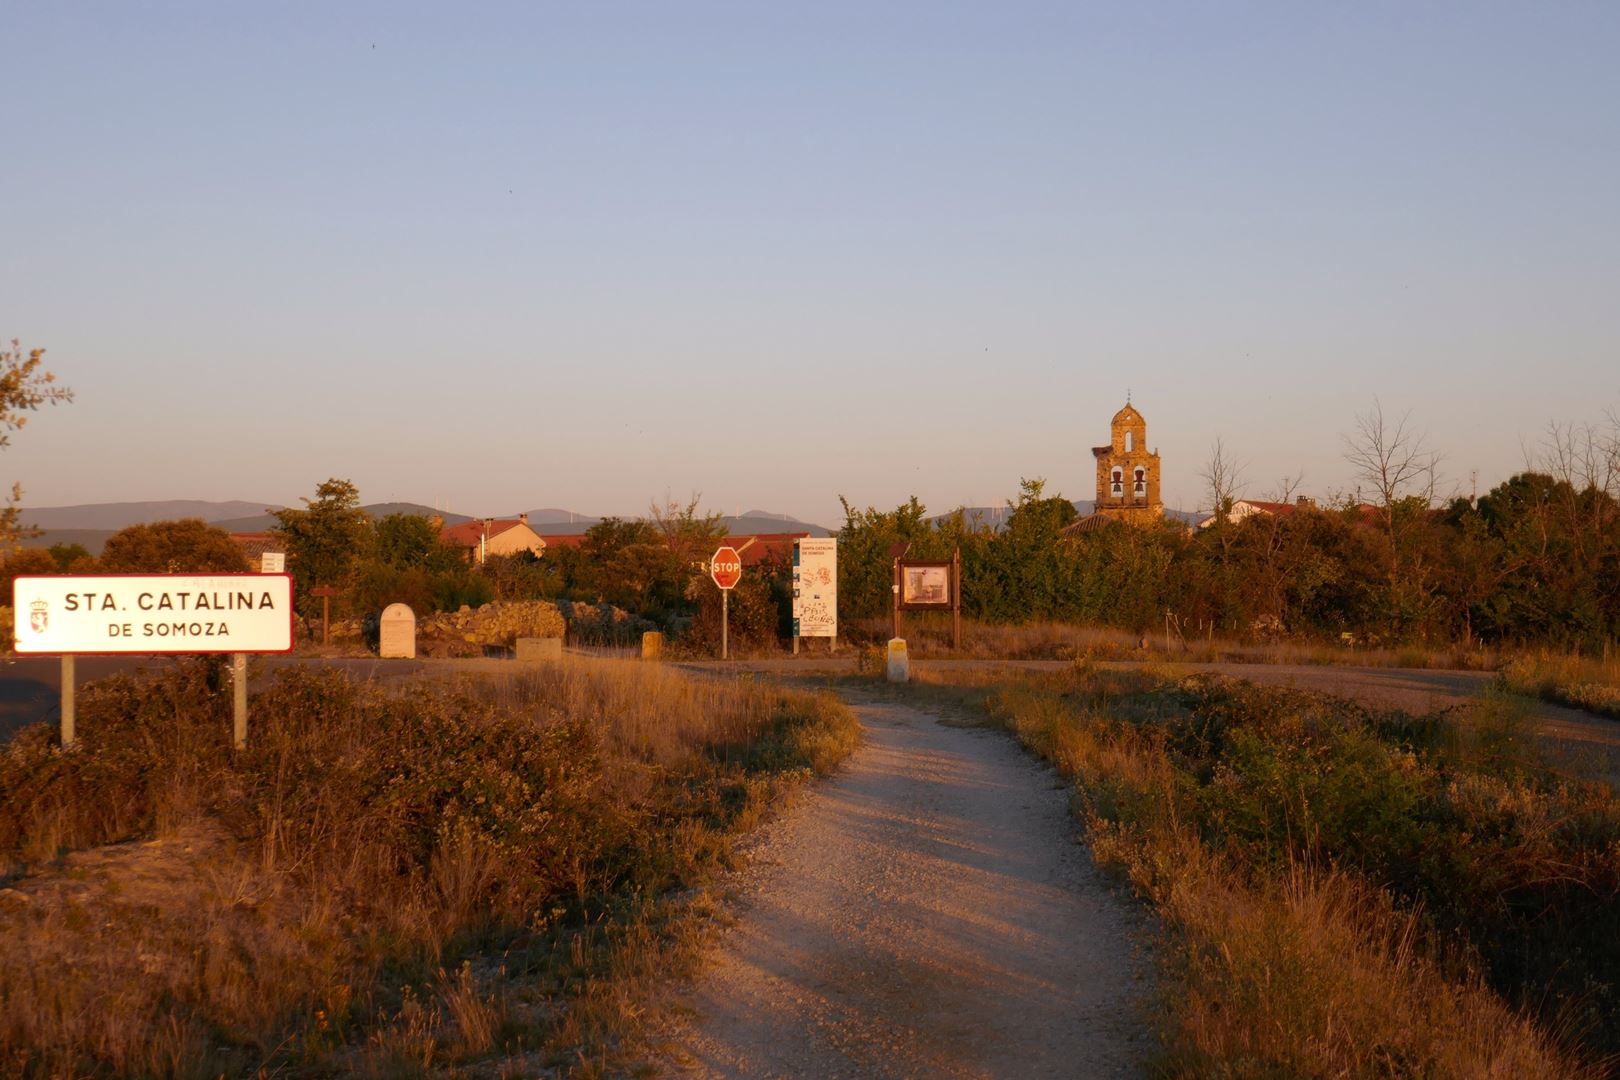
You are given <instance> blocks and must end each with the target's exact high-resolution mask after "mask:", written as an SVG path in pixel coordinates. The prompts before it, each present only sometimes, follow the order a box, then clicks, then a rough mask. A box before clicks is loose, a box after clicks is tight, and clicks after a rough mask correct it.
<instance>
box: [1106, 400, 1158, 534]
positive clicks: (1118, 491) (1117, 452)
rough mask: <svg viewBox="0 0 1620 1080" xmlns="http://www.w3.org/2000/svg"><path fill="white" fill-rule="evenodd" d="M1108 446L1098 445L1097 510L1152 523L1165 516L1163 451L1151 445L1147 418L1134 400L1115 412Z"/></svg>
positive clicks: (1117, 518) (1125, 518)
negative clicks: (1151, 449)
mask: <svg viewBox="0 0 1620 1080" xmlns="http://www.w3.org/2000/svg"><path fill="white" fill-rule="evenodd" d="M1110 426H1111V428H1112V438H1111V439H1110V440H1109V444H1108V445H1107V446H1094V447H1092V448H1091V452H1092V454H1093V455H1095V456H1096V458H1097V513H1099V514H1102V515H1105V516H1106V517H1109V518H1114V519H1116V520H1119V521H1125V522H1129V523H1130V524H1133V525H1141V524H1148V523H1151V522H1154V521H1157V520H1159V519H1160V518H1162V517H1163V516H1164V503H1163V502H1161V501H1160V499H1159V455H1158V453H1157V451H1155V452H1152V453H1149V452H1148V448H1147V421H1146V420H1144V419H1142V414H1141V413H1139V412H1137V411H1136V409H1135V408H1133V407H1132V406H1131V404H1130V402H1128V401H1127V402H1126V403H1125V407H1124V408H1123V409H1121V410H1119V412H1117V413H1115V414H1114V419H1113V422H1112V424H1111V425H1110Z"/></svg>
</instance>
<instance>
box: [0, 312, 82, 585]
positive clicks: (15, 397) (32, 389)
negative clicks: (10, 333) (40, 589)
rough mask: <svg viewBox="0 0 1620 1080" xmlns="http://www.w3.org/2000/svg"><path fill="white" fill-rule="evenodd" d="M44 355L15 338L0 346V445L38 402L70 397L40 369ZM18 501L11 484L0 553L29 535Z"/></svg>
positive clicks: (1, 521)
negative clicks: (6, 346) (24, 526)
mask: <svg viewBox="0 0 1620 1080" xmlns="http://www.w3.org/2000/svg"><path fill="white" fill-rule="evenodd" d="M44 358H45V350H44V349H30V350H29V351H28V352H27V353H24V352H23V348H22V344H21V342H19V341H18V340H17V339H16V338H13V339H12V340H11V347H10V348H9V349H0V447H6V446H9V445H11V432H13V431H18V430H20V429H21V428H22V427H23V426H24V425H26V424H27V423H28V416H27V414H28V413H30V412H32V411H34V410H35V409H38V408H39V407H40V406H41V405H58V404H61V403H62V402H66V401H72V400H73V391H72V390H69V389H68V388H67V387H65V386H57V385H56V376H55V375H54V374H53V373H51V372H49V371H41V370H40V364H41V363H43V362H44ZM21 504H22V484H20V483H14V484H12V485H11V494H10V496H9V497H7V499H6V502H5V506H4V508H0V555H3V554H5V553H7V552H9V551H10V550H11V549H13V548H15V547H16V546H17V542H18V541H19V540H22V539H25V538H26V536H27V535H29V534H28V532H27V530H25V529H24V528H23V527H22V522H21V520H20V519H21V515H22V505H21Z"/></svg>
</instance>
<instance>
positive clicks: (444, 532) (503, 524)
mask: <svg viewBox="0 0 1620 1080" xmlns="http://www.w3.org/2000/svg"><path fill="white" fill-rule="evenodd" d="M522 524H525V523H524V522H522V521H519V520H518V519H517V518H506V519H501V520H494V521H491V522H489V526H488V528H487V529H486V528H485V525H484V522H482V521H464V522H462V523H461V524H460V525H448V526H446V527H445V528H443V529H441V530H440V531H439V539H441V540H443V541H444V542H445V543H446V544H451V545H454V546H455V547H464V548H475V547H477V546H478V542H479V541H480V540H482V539H484V538H485V537H495V536H499V535H501V533H503V532H506V531H507V530H508V529H515V528H517V527H518V526H519V525H522Z"/></svg>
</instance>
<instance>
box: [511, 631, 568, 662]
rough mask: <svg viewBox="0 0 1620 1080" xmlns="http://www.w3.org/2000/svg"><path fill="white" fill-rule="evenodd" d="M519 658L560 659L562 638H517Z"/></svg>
mask: <svg viewBox="0 0 1620 1080" xmlns="http://www.w3.org/2000/svg"><path fill="white" fill-rule="evenodd" d="M517 658H518V659H519V660H561V659H562V638H560V637H520V638H518V639H517Z"/></svg>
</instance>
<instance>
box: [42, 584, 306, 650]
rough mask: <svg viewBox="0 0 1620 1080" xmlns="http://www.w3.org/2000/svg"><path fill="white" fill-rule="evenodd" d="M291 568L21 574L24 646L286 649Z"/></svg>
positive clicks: (290, 641)
mask: <svg viewBox="0 0 1620 1080" xmlns="http://www.w3.org/2000/svg"><path fill="white" fill-rule="evenodd" d="M292 600H293V588H292V578H291V577H290V576H289V575H287V574H207V575H200V574H150V575H138V574H107V575H97V576H94V577H90V576H74V577H19V578H18V579H17V581H16V583H15V584H14V585H13V586H12V612H13V613H14V617H15V629H14V630H13V632H12V633H13V637H14V638H15V647H16V650H17V652H19V653H143V654H144V653H279V652H291V651H292V647H293V605H292Z"/></svg>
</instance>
